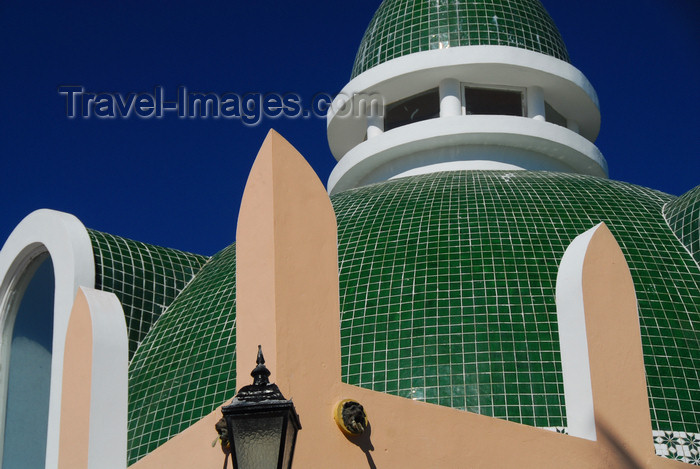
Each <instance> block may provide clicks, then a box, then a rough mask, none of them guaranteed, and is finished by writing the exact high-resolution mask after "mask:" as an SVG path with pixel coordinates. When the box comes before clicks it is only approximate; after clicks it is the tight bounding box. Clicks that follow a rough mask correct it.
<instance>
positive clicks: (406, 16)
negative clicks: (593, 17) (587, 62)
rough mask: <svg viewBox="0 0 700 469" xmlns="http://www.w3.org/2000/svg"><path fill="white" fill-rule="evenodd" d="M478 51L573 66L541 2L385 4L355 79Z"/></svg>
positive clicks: (412, 0)
mask: <svg viewBox="0 0 700 469" xmlns="http://www.w3.org/2000/svg"><path fill="white" fill-rule="evenodd" d="M477 45H492V46H512V47H519V48H521V49H528V50H532V51H535V52H540V53H542V54H546V55H549V56H552V57H555V58H557V59H561V60H564V61H566V62H569V54H568V52H567V51H566V45H565V44H564V41H563V40H562V38H561V34H559V30H558V29H557V27H556V25H555V24H554V22H553V21H552V18H551V17H550V16H549V13H547V11H546V10H545V8H544V6H543V5H542V3H540V2H539V0H384V1H383V2H382V4H381V5H380V6H379V8H378V9H377V11H376V13H375V14H374V17H373V18H372V21H370V23H369V26H368V27H367V31H365V35H364V37H363V38H362V42H361V43H360V47H359V49H358V51H357V56H356V57H355V64H354V65H353V68H352V78H355V77H356V76H357V75H359V74H361V73H362V72H364V71H366V70H369V69H370V68H372V67H375V66H377V65H379V64H381V63H383V62H387V61H389V60H391V59H395V58H397V57H401V56H404V55H408V54H412V53H414V52H420V51H425V50H431V49H441V48H446V47H457V46H477Z"/></svg>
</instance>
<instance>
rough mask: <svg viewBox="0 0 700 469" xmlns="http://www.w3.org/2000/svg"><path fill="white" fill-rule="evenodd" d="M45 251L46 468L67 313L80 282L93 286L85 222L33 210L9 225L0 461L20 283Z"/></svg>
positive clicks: (3, 268) (3, 254) (55, 431)
mask: <svg viewBox="0 0 700 469" xmlns="http://www.w3.org/2000/svg"><path fill="white" fill-rule="evenodd" d="M46 255H48V256H50V258H51V261H52V263H53V268H54V279H55V285H54V288H55V291H54V310H53V340H52V357H51V385H50V393H51V394H50V399H49V416H48V433H47V440H46V466H45V467H46V468H47V469H49V468H50V469H55V468H57V467H58V442H59V428H60V417H61V414H60V408H61V389H62V377H63V373H62V370H63V355H64V349H65V338H66V331H67V328H68V319H69V317H70V312H71V309H72V307H73V301H74V299H75V296H76V294H77V292H78V288H79V287H81V286H85V287H90V288H94V286H95V260H94V255H93V251H92V243H91V242H90V236H89V235H88V232H87V229H86V228H85V226H84V225H83V224H82V223H81V222H80V220H78V219H77V218H76V217H74V216H73V215H70V214H67V213H63V212H57V211H55V210H48V209H41V210H36V211H34V212H32V213H30V214H29V215H27V217H25V218H24V220H22V221H21V222H20V223H19V225H17V227H16V228H15V229H14V230H13V231H12V233H11V234H10V236H9V238H8V239H7V241H6V242H5V245H4V246H3V248H2V250H0V461H1V460H2V445H3V443H4V436H5V428H4V426H5V411H6V408H5V407H6V402H7V384H8V371H9V351H10V342H11V340H12V330H13V327H14V322H15V317H16V315H17V310H18V307H19V305H20V303H21V300H22V295H23V293H24V289H25V288H26V287H27V285H28V283H29V281H30V280H31V278H32V274H33V272H32V269H33V268H36V266H38V260H40V259H42V258H45V256H46Z"/></svg>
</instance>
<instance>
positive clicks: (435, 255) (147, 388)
mask: <svg viewBox="0 0 700 469" xmlns="http://www.w3.org/2000/svg"><path fill="white" fill-rule="evenodd" d="M677 200H680V199H679V198H676V197H674V196H671V195H668V194H663V193H660V192H656V191H653V190H650V189H645V188H642V187H638V186H634V185H631V184H626V183H621V182H616V181H610V180H607V179H600V178H595V177H592V176H582V175H572V174H566V173H548V172H529V171H513V172H508V171H456V172H444V173H435V174H428V175H421V176H413V177H407V178H402V179H396V180H393V181H387V182H383V183H379V184H374V185H371V186H366V187H362V188H358V189H353V190H350V191H346V192H343V193H340V194H337V195H335V196H333V197H332V202H333V205H334V208H335V210H336V216H337V219H338V248H339V272H340V305H341V349H342V367H343V369H342V373H343V377H344V380H345V381H346V382H348V383H350V384H354V385H358V386H362V387H365V388H369V389H374V390H377V391H381V392H387V393H390V394H395V395H399V396H404V397H407V398H412V399H418V400H424V401H427V402H431V403H435V404H439V405H444V406H451V407H455V408H458V409H467V410H470V411H473V412H478V413H481V414H485V415H491V416H494V417H498V418H504V419H508V420H511V421H515V422H522V423H525V424H529V425H535V426H540V427H554V426H565V425H566V420H565V410H564V396H563V385H562V378H561V365H560V358H559V342H558V329H557V323H556V310H555V281H556V275H557V269H558V265H559V262H560V260H561V257H562V255H563V254H564V251H565V249H566V247H567V246H568V245H569V243H571V241H572V240H573V239H574V238H575V237H576V236H577V235H578V234H580V233H582V232H584V231H586V230H588V229H589V228H591V227H592V226H594V225H596V224H597V223H599V222H601V221H604V222H605V223H606V224H607V225H608V227H609V228H610V230H611V231H612V232H613V234H614V235H615V237H616V239H617V240H618V242H619V243H620V245H621V247H622V251H623V253H624V254H625V257H626V258H627V260H628V262H629V266H630V269H631V272H632V277H633V279H634V284H635V288H636V292H637V297H638V301H639V312H640V322H641V332H642V343H643V347H644V360H645V365H646V374H647V383H648V391H649V395H650V398H649V399H650V401H649V405H650V409H651V418H652V424H653V427H654V429H659V430H676V431H687V432H697V431H698V430H699V428H698V427H699V425H698V424H699V422H700V381H699V378H698V370H699V369H700V353H699V352H700V336H698V334H697V332H696V331H697V330H699V329H700V320H699V319H700V318H699V317H698V312H697V308H698V304H700V269H699V268H698V265H697V264H696V262H695V261H694V259H693V258H692V256H691V255H690V254H689V252H688V250H687V249H686V248H685V247H684V246H683V244H682V243H681V242H680V241H679V240H678V238H677V237H676V235H675V234H674V232H673V231H672V230H671V229H670V228H669V225H668V223H667V221H666V219H665V218H664V214H663V209H664V206H665V205H666V204H669V205H672V203H673V201H677ZM234 251H235V250H234V247H233V246H231V247H229V248H227V249H226V250H224V251H222V252H221V253H219V254H217V255H216V256H214V257H212V258H211V260H210V261H209V262H208V263H207V264H206V265H205V266H204V267H203V268H202V270H201V271H200V273H199V274H198V275H197V276H196V277H195V278H194V280H193V281H192V282H191V283H190V284H189V285H188V286H187V287H186V288H185V289H184V290H183V291H182V293H181V294H180V295H179V296H178V297H177V298H176V299H175V301H174V302H173V303H172V305H171V306H170V307H169V308H168V309H167V310H166V312H165V313H163V315H162V316H161V318H160V319H159V320H158V322H157V323H156V324H155V326H154V327H153V328H152V330H151V332H149V334H148V336H147V337H146V339H145V340H144V342H143V344H142V346H141V347H140V348H139V350H138V351H137V353H136V355H135V357H134V359H133V361H132V364H131V368H130V384H129V394H130V396H129V399H130V400H129V454H130V457H129V463H130V464H131V463H133V462H134V461H136V460H138V459H139V458H140V457H142V456H144V455H145V454H147V453H148V452H149V451H151V450H152V449H153V448H155V447H157V446H158V445H159V444H161V443H163V442H164V441H166V440H167V439H168V438H170V437H172V436H174V435H175V434H177V433H178V432H179V431H181V430H182V429H184V428H186V427H187V426H188V425H190V424H192V423H194V422H195V421H197V420H198V419H200V418H201V417H203V416H205V415H207V414H208V413H209V412H211V411H212V410H213V409H214V408H216V406H218V405H219V404H221V403H222V402H223V400H224V399H226V398H230V397H231V396H232V395H233V394H234V393H235V383H234V380H233V379H234V378H233V374H232V369H231V364H232V362H233V358H234V357H233V352H234V346H235V341H234V327H235V321H234V315H235V313H234V308H235V283H234V282H235V259H234ZM650 438H651V435H650Z"/></svg>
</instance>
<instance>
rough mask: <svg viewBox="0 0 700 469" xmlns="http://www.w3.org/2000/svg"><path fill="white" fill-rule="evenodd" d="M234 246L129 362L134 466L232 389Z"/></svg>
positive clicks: (177, 303) (185, 294)
mask: <svg viewBox="0 0 700 469" xmlns="http://www.w3.org/2000/svg"><path fill="white" fill-rule="evenodd" d="M235 254H236V249H235V246H230V247H228V248H226V249H224V250H223V251H221V252H219V253H218V254H216V255H214V256H213V257H212V258H211V259H210V260H209V261H208V262H207V263H206V264H205V265H204V267H203V268H202V269H201V271H200V272H199V273H198V274H197V276H196V277H195V278H194V279H193V280H192V282H190V283H189V284H188V285H187V286H186V287H185V289H184V290H183V291H182V293H180V295H179V296H178V297H177V298H176V299H175V301H173V302H172V304H171V305H170V306H169V307H168V308H167V309H166V310H165V312H164V313H163V314H162V315H161V316H160V318H159V319H158V321H157V322H156V324H155V325H154V326H153V328H152V330H151V331H150V332H149V333H148V335H147V336H146V338H145V340H144V341H143V343H142V345H141V347H140V348H139V349H138V350H137V352H136V354H135V355H134V358H133V360H132V361H131V364H130V366H129V434H128V455H129V456H128V458H129V464H133V463H134V462H136V461H138V460H139V459H140V458H142V457H143V456H145V455H146V454H148V453H149V452H151V451H152V450H154V449H155V448H157V447H158V446H160V445H161V444H163V443H164V442H166V441H168V440H169V439H170V438H172V437H173V436H175V435H176V434H178V433H180V432H181V431H183V430H184V429H185V428H187V427H188V426H190V425H192V424H193V423H194V422H196V421H197V420H199V419H201V418H202V417H204V416H205V415H207V414H209V413H210V412H212V411H213V410H214V409H215V408H216V407H217V406H219V405H221V404H222V403H223V402H224V401H225V400H226V399H230V398H231V397H233V395H234V394H235V386H236V383H235V363H236V361H235V349H236V340H235V339H236V338H235V332H234V325H235V301H236V283H235V282H236V261H235Z"/></svg>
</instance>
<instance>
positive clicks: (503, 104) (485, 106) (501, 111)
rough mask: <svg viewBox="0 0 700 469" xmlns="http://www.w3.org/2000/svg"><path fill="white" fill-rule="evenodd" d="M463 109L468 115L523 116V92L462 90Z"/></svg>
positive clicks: (485, 89)
mask: <svg viewBox="0 0 700 469" xmlns="http://www.w3.org/2000/svg"><path fill="white" fill-rule="evenodd" d="M464 108H465V112H466V113H467V115H469V114H488V115H499V116H523V115H524V113H523V108H524V106H523V92H522V91H518V90H504V89H491V88H472V87H469V86H467V87H465V88H464Z"/></svg>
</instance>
